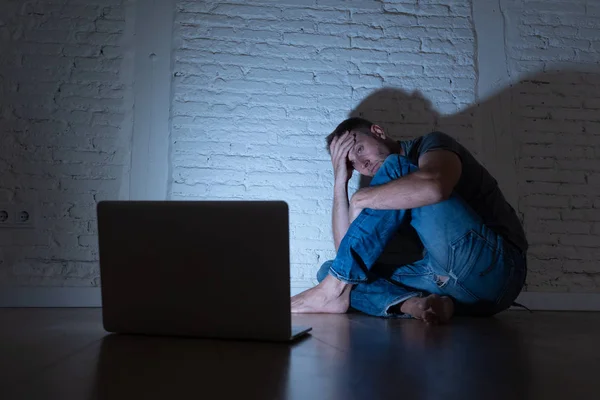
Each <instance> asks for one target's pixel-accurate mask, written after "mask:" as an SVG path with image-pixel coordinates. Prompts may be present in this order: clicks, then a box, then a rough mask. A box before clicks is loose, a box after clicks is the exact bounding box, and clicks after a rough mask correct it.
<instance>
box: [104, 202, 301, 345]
mask: <svg viewBox="0 0 600 400" xmlns="http://www.w3.org/2000/svg"><path fill="white" fill-rule="evenodd" d="M97 213H98V236H99V246H100V249H99V250H100V278H101V281H102V287H101V293H102V318H103V323H104V329H105V330H107V331H108V332H116V333H133V334H147V335H175V336H193V337H204V338H223V339H255V340H268V341H290V340H294V339H296V338H298V337H300V336H301V335H304V334H306V333H307V332H308V331H310V330H311V328H310V327H292V325H291V311H290V257H289V218H288V206H287V203H285V202H283V201H102V202H100V203H98V206H97Z"/></svg>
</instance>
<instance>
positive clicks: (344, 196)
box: [331, 183, 350, 252]
mask: <svg viewBox="0 0 600 400" xmlns="http://www.w3.org/2000/svg"><path fill="white" fill-rule="evenodd" d="M349 212H350V203H349V201H348V184H338V183H336V184H335V185H334V189H333V212H332V221H331V223H332V226H333V244H334V245H335V251H336V252H337V251H338V248H339V247H340V243H341V242H342V239H343V238H344V236H345V235H346V232H348V228H349V227H350V214H349Z"/></svg>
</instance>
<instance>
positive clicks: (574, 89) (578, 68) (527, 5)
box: [504, 0, 600, 292]
mask: <svg viewBox="0 0 600 400" xmlns="http://www.w3.org/2000/svg"><path fill="white" fill-rule="evenodd" d="M504 11H505V17H506V22H507V27H508V30H507V38H508V43H509V44H510V45H509V46H507V58H508V60H507V61H508V62H507V67H508V69H509V71H510V74H511V76H512V77H513V79H514V81H515V82H518V83H516V84H515V85H513V87H512V88H511V89H510V93H511V97H512V126H513V130H514V135H515V137H516V138H518V147H519V148H520V159H519V168H518V176H519V177H520V181H519V183H518V185H519V186H518V187H519V189H518V190H519V209H520V212H521V213H522V214H523V215H524V221H525V227H526V231H527V235H528V238H529V241H530V244H531V248H530V252H529V266H530V273H529V278H528V290H531V291H556V292H570V291H572V292H597V291H598V290H599V288H600V263H599V261H600V231H599V230H598V223H597V222H596V221H597V220H598V219H600V208H597V207H599V206H600V203H599V202H598V201H597V198H598V195H600V189H599V188H600V186H599V185H598V176H599V171H600V166H599V165H600V163H599V162H598V158H599V156H600V139H599V136H598V134H599V133H600V129H599V128H600V124H599V121H600V117H598V115H600V114H599V113H600V104H599V101H598V93H600V75H598V72H600V71H599V69H598V68H597V66H596V64H597V63H598V62H600V53H599V50H600V34H599V32H600V4H595V3H594V2H590V1H583V0H577V1H568V2H567V1H544V2H541V1H506V2H505V9H504Z"/></svg>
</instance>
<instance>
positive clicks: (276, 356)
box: [94, 335, 290, 400]
mask: <svg viewBox="0 0 600 400" xmlns="http://www.w3.org/2000/svg"><path fill="white" fill-rule="evenodd" d="M289 356H290V346H289V345H287V344H273V343H261V342H237V341H225V340H222V341H221V340H202V339H186V338H162V337H144V336H129V335H110V336H107V337H105V338H104V339H103V342H102V346H101V349H100V354H99V359H98V366H97V374H96V382H95V383H96V384H95V390H94V393H95V396H94V397H95V398H97V399H110V400H119V399H128V400H131V399H145V400H146V399H193V398H198V399H226V398H227V399H228V398H232V399H233V398H240V397H246V398H256V399H280V398H282V397H284V395H283V391H284V390H285V382H286V381H287V373H288V365H289Z"/></svg>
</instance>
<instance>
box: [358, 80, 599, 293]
mask: <svg viewBox="0 0 600 400" xmlns="http://www.w3.org/2000/svg"><path fill="white" fill-rule="evenodd" d="M599 84H600V74H598V73H593V72H578V71H557V72H540V73H537V74H531V75H527V76H523V77H521V78H520V79H519V81H518V82H516V83H514V84H512V85H510V86H509V87H507V88H505V89H503V90H502V91H500V92H497V93H496V94H494V95H492V96H489V97H488V98H486V99H483V100H482V101H480V102H478V103H476V104H474V105H472V106H470V107H468V108H466V109H462V110H460V111H458V112H456V113H454V114H451V115H443V114H440V113H438V112H437V111H436V110H435V107H434V106H433V105H432V103H431V102H430V101H429V100H427V99H426V98H424V97H423V96H422V95H421V94H420V93H419V92H413V93H408V92H406V91H403V90H401V89H396V88H383V89H380V90H377V91H375V92H374V93H372V94H371V95H369V96H368V97H367V98H365V99H364V100H363V101H361V103H360V104H359V105H358V106H357V107H356V108H355V109H353V110H352V111H351V112H350V114H349V117H363V118H366V119H368V120H371V121H372V122H374V123H376V124H379V125H381V126H382V127H383V128H384V130H385V131H386V133H387V134H388V135H389V136H390V137H392V138H393V139H396V140H408V139H414V138H417V137H419V136H422V135H425V134H427V133H429V132H432V131H442V132H445V133H447V134H449V135H451V136H453V137H454V138H455V139H457V140H458V141H459V142H460V143H461V144H463V145H464V146H465V147H466V148H467V149H469V150H470V151H471V152H472V153H473V155H474V156H475V158H477V159H478V160H479V162H481V163H482V164H483V165H484V166H485V167H486V168H487V169H488V170H489V171H490V173H491V174H492V176H494V177H495V178H496V179H497V180H498V182H499V186H500V188H501V190H502V191H503V193H504V195H505V197H506V198H507V200H508V201H509V202H510V203H511V205H512V206H513V207H514V208H515V210H517V213H518V215H519V218H520V219H521V220H522V222H523V224H524V228H525V232H526V234H527V237H528V240H529V244H530V250H529V262H530V267H532V268H530V269H531V270H532V272H533V274H530V275H531V276H530V277H529V279H528V281H529V282H531V281H532V279H533V280H534V281H535V284H538V285H539V284H549V285H552V278H551V277H547V276H545V277H544V278H542V276H538V277H537V279H536V276H535V270H536V267H537V266H536V263H538V264H541V263H543V262H544V260H547V259H551V258H556V255H555V254H554V252H553V249H555V248H556V247H558V246H559V245H560V244H561V243H560V242H559V239H558V235H552V234H549V233H548V232H544V226H545V225H544V224H545V223H546V222H547V221H548V220H553V219H555V220H557V221H559V220H561V219H562V218H561V213H562V212H565V211H569V210H576V209H591V208H593V206H594V200H595V198H596V197H597V196H598V195H599V194H600V190H599V189H598V185H595V184H594V183H600V182H599V181H600V179H599V178H598V175H594V171H597V167H594V166H595V165H596V166H597V165H599V164H598V158H599V156H600V139H599V138H600V112H599V110H598V109H599V108H600V99H598V98H597V97H598V96H597V93H598V92H599V90H598V89H599V88H597V86H598V85H599ZM441 89H443V88H441ZM369 182H370V179H369V178H368V177H361V179H360V187H364V186H368V185H369ZM556 195H558V197H559V198H560V199H558V197H555V196H556ZM544 198H546V199H544ZM552 199H554V200H552ZM559 200H560V201H559ZM596 204H597V202H596ZM541 208H543V210H542V211H543V213H540V212H537V211H539V209H541ZM542 217H544V218H543V219H542ZM533 233H535V235H533ZM540 233H541V234H540ZM407 252H411V253H412V255H411V256H407V254H406V253H407ZM400 253H402V254H400ZM420 257H422V247H421V246H420V240H419V238H418V236H417V235H416V232H414V230H412V229H409V230H408V231H403V232H399V234H398V235H397V237H396V238H394V239H393V240H392V241H391V242H390V243H389V244H388V246H387V248H386V250H385V251H384V255H382V259H383V260H384V261H383V262H384V263H387V261H389V262H390V264H395V265H402V264H404V263H407V262H412V261H414V260H415V259H419V258H420ZM382 259H380V261H381V260H382ZM385 260H387V261H385ZM537 268H539V267H537ZM560 274H562V271H557V276H558V275H560ZM541 279H544V281H542V280H541Z"/></svg>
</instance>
